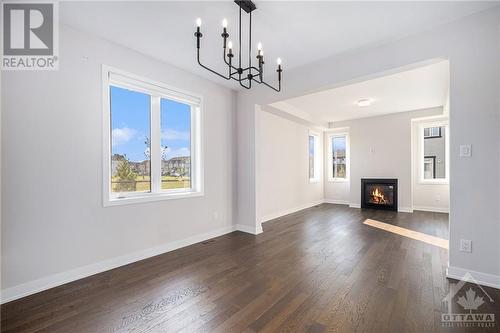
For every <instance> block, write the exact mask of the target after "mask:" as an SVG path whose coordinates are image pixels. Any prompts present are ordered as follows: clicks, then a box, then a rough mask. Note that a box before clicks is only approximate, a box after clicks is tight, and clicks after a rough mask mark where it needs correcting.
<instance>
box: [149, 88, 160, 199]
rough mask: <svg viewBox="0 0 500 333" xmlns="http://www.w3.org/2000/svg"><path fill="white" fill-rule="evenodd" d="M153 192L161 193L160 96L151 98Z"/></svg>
mask: <svg viewBox="0 0 500 333" xmlns="http://www.w3.org/2000/svg"><path fill="white" fill-rule="evenodd" d="M150 149H151V192H152V193H159V192H161V122H160V96H157V95H153V96H151V148H150Z"/></svg>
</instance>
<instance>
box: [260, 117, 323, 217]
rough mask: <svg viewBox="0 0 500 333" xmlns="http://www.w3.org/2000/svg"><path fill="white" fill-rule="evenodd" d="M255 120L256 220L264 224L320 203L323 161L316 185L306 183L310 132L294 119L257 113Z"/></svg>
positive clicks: (320, 152)
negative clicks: (257, 148)
mask: <svg viewBox="0 0 500 333" xmlns="http://www.w3.org/2000/svg"><path fill="white" fill-rule="evenodd" d="M256 116H257V119H256V131H257V137H256V140H257V146H258V147H259V150H258V154H259V155H258V156H257V161H258V162H257V181H258V184H259V187H258V196H257V197H258V200H259V204H258V207H259V210H258V215H257V216H258V218H259V219H260V221H262V222H264V221H267V220H270V219H273V218H276V217H279V216H282V215H285V214H289V213H292V212H295V211H297V210H300V209H304V208H307V207H311V206H314V205H316V204H318V203H322V202H323V159H322V156H321V155H322V151H321V150H320V151H319V154H320V156H321V157H320V161H319V163H318V164H319V165H318V167H319V168H320V169H319V174H320V175H321V176H320V180H319V182H314V183H310V182H309V156H308V137H309V132H310V131H312V132H314V133H316V134H318V135H319V140H320V142H319V146H320V147H323V138H322V132H321V130H318V129H315V128H311V127H308V126H306V125H304V124H301V123H298V122H295V121H293V120H289V119H285V118H283V117H280V116H278V115H275V114H272V113H270V112H266V111H264V110H259V112H258V113H257V115H256Z"/></svg>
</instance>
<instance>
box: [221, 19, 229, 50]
mask: <svg viewBox="0 0 500 333" xmlns="http://www.w3.org/2000/svg"><path fill="white" fill-rule="evenodd" d="M221 36H222V39H223V41H224V43H223V46H222V47H223V48H224V49H225V48H226V41H227V38H228V37H229V34H228V33H227V20H226V19H223V20H222V35H221Z"/></svg>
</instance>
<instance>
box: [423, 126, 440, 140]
mask: <svg viewBox="0 0 500 333" xmlns="http://www.w3.org/2000/svg"><path fill="white" fill-rule="evenodd" d="M441 127H442V126H424V133H423V136H424V139H434V138H440V137H442V136H443V135H442V133H441ZM425 128H429V129H431V128H437V129H438V134H437V135H433V134H432V133H431V132H432V131H429V134H430V135H427V136H426V135H425Z"/></svg>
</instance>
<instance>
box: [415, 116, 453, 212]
mask: <svg viewBox="0 0 500 333" xmlns="http://www.w3.org/2000/svg"><path fill="white" fill-rule="evenodd" d="M443 112H444V110H443ZM440 119H445V118H440ZM428 121H429V120H418V121H413V122H412V146H413V149H412V155H413V156H412V160H413V162H412V163H413V176H412V178H413V209H414V210H425V211H432V212H443V213H447V212H449V211H450V185H449V183H448V184H431V183H425V184H424V183H422V182H421V180H420V174H421V171H422V167H423V165H422V163H423V162H422V158H421V156H419V155H420V154H421V149H422V147H421V145H422V140H421V135H422V133H420V134H419V131H420V129H421V128H420V124H422V123H425V122H428ZM451 130H453V129H451ZM445 135H449V134H448V133H445ZM448 157H449V156H448ZM445 163H446V164H447V163H448V161H447V160H446V161H445ZM448 171H449V170H446V172H448Z"/></svg>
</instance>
